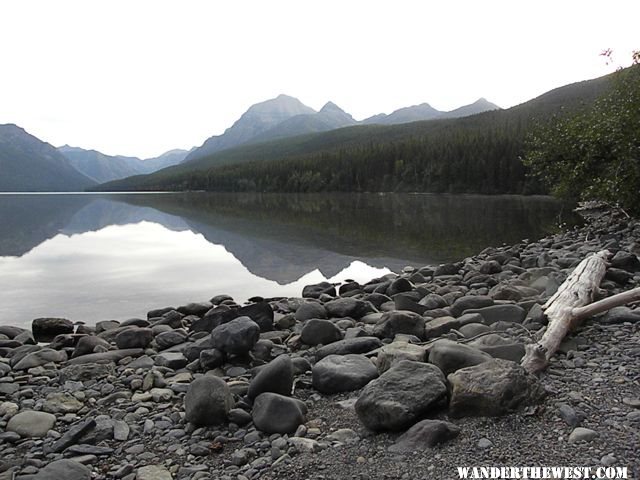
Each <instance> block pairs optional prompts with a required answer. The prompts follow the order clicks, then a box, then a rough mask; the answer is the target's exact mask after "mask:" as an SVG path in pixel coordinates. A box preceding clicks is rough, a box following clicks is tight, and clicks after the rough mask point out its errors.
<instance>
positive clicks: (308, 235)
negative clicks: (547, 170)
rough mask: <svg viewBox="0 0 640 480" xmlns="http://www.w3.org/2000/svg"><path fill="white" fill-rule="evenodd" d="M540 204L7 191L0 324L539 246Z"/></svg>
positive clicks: (507, 199)
mask: <svg viewBox="0 0 640 480" xmlns="http://www.w3.org/2000/svg"><path fill="white" fill-rule="evenodd" d="M575 221H576V218H575V216H573V214H572V213H571V211H570V209H569V208H567V207H566V206H563V204H561V203H560V202H557V201H555V200H553V199H551V198H548V197H520V196H493V197H488V196H477V195H426V194H413V195H412V194H308V195H304V194H302V195H300V194H298V195H296V194H213V193H211V194H210V193H164V194H113V195H107V194H2V195H0V324H11V325H21V326H29V325H30V324H31V321H32V320H33V319H34V318H37V317H42V316H58V317H65V318H69V319H71V320H73V321H84V322H87V323H94V322H96V321H99V320H106V319H118V320H124V319H127V318H131V317H144V316H146V312H147V311H148V310H150V309H152V308H157V307H163V306H169V305H172V306H178V305H183V304H185V303H188V302H191V301H202V300H208V299H209V298H211V297H213V296H214V295H217V294H221V293H226V294H229V295H231V296H232V297H234V298H235V299H236V301H239V302H244V301H246V300H247V299H248V298H250V297H253V296H263V297H275V296H299V295H300V294H301V292H302V287H303V286H304V285H307V284H310V283H317V282H320V281H323V280H329V281H342V280H345V279H354V280H356V281H361V282H363V281H367V280H370V279H372V278H374V277H376V276H380V275H383V274H385V273H388V272H390V271H394V272H399V271H400V270H401V269H402V268H403V267H404V266H407V265H412V266H417V267H419V266H424V265H438V264H440V263H444V262H448V261H455V260H460V259H462V258H464V257H466V256H470V255H473V254H476V253H478V252H480V251H481V250H482V249H484V248H485V247H488V246H498V245H502V244H503V243H506V244H512V243H516V242H518V241H520V240H522V239H524V238H529V239H532V240H534V239H537V238H540V237H542V236H544V235H547V234H549V233H552V232H554V231H557V229H558V225H559V224H560V223H562V222H568V223H573V222H575Z"/></svg>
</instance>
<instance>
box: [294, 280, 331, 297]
mask: <svg viewBox="0 0 640 480" xmlns="http://www.w3.org/2000/svg"><path fill="white" fill-rule="evenodd" d="M321 295H330V296H332V297H335V296H336V287H335V286H334V285H333V284H332V283H329V282H320V283H316V284H314V285H307V286H306V287H304V288H303V289H302V296H303V297H304V298H320V296H321Z"/></svg>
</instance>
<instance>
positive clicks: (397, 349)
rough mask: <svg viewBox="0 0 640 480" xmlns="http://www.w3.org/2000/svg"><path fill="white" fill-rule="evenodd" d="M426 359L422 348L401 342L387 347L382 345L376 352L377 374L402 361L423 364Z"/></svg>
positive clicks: (397, 341)
mask: <svg viewBox="0 0 640 480" xmlns="http://www.w3.org/2000/svg"><path fill="white" fill-rule="evenodd" d="M426 357H427V351H426V350H425V349H424V347H421V346H419V345H413V344H411V343H409V342H405V341H402V340H396V341H394V342H391V343H390V344H388V345H384V346H383V347H382V348H381V349H380V351H379V352H378V362H377V363H378V372H379V373H381V374H382V373H384V372H386V371H387V370H389V369H390V368H391V367H393V366H395V365H397V364H398V363H399V362H401V361H402V360H413V361H414V362H424V361H425V360H426Z"/></svg>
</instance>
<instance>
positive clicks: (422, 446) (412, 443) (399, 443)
mask: <svg viewBox="0 0 640 480" xmlns="http://www.w3.org/2000/svg"><path fill="white" fill-rule="evenodd" d="M459 434H460V427H458V426H457V425H454V424H453V423H449V422H445V421H443V420H422V421H421V422H418V423H416V424H415V425H414V426H413V427H411V428H410V429H409V430H407V431H406V432H405V433H403V434H402V435H401V436H400V437H398V439H397V440H396V442H395V443H394V444H393V445H391V446H390V447H389V451H390V452H393V453H413V452H421V451H424V450H427V449H429V448H433V447H435V446H436V445H438V444H440V443H443V442H446V441H447V440H451V439H452V438H455V437H457V436H458V435H459Z"/></svg>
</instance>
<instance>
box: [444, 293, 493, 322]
mask: <svg viewBox="0 0 640 480" xmlns="http://www.w3.org/2000/svg"><path fill="white" fill-rule="evenodd" d="M490 305H493V298H491V297H488V296H485V295H466V296H464V297H460V298H458V299H457V300H456V301H455V302H453V305H451V307H450V308H451V313H452V315H453V316H455V317H458V316H460V315H462V312H464V311H466V310H473V309H477V308H482V307H488V306H490Z"/></svg>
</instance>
